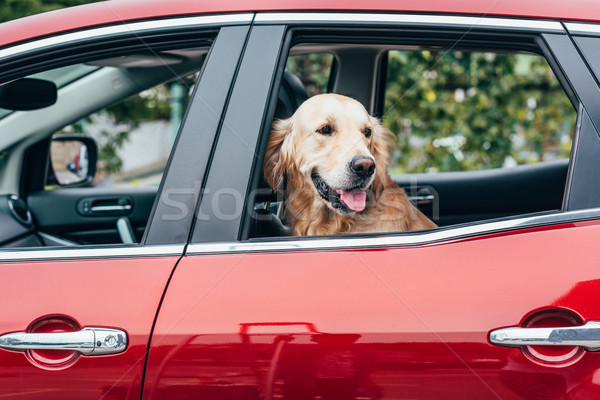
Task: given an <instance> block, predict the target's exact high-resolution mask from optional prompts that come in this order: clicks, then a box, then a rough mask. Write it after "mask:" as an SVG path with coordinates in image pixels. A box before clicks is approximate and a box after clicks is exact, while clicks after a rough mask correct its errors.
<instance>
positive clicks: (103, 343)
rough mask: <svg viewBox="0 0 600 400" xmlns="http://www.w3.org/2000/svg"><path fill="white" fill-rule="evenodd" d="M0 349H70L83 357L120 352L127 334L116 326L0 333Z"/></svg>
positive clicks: (125, 345) (124, 345)
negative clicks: (60, 330)
mask: <svg viewBox="0 0 600 400" xmlns="http://www.w3.org/2000/svg"><path fill="white" fill-rule="evenodd" d="M0 348H3V349H6V350H13V351H23V350H70V351H78V352H80V353H81V354H83V355H85V356H97V355H107V354H117V353H122V352H123V351H125V349H126V348H127V333H125V332H124V331H122V330H119V329H107V328H92V327H87V328H83V329H81V330H80V331H77V332H50V333H27V332H14V333H6V334H4V335H2V336H0Z"/></svg>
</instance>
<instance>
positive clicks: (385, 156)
mask: <svg viewBox="0 0 600 400" xmlns="http://www.w3.org/2000/svg"><path fill="white" fill-rule="evenodd" d="M371 125H372V126H373V136H372V137H373V140H371V144H370V149H369V150H370V151H371V154H373V156H374V157H375V163H376V165H377V170H376V173H375V180H374V181H373V189H374V191H375V195H376V196H378V195H379V192H380V191H381V190H383V184H384V183H385V181H386V176H387V173H388V172H387V168H388V164H389V160H390V149H391V147H392V143H393V139H394V134H393V133H392V132H391V131H390V130H389V129H387V128H384V127H383V125H381V122H380V121H379V120H378V119H377V118H375V117H371Z"/></svg>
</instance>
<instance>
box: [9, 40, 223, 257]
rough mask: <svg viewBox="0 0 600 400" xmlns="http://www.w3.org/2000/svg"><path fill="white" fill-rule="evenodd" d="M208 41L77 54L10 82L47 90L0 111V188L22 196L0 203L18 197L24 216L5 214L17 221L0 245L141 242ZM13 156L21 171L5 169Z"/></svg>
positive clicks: (17, 201)
mask: <svg viewBox="0 0 600 400" xmlns="http://www.w3.org/2000/svg"><path fill="white" fill-rule="evenodd" d="M211 44H212V40H211V39H210V36H206V37H202V40H200V39H199V40H198V41H197V42H196V44H195V45H194V46H193V47H184V48H182V47H181V44H177V43H174V44H168V43H167V44H163V45H162V46H161V47H160V49H156V50H153V51H150V50H151V49H150V48H149V47H148V45H146V46H144V47H143V49H142V50H128V51H127V52H125V51H122V52H120V53H119V54H117V55H114V54H112V53H103V54H105V55H104V56H102V57H98V56H95V57H94V58H92V57H91V56H87V58H83V57H85V56H83V55H81V56H80V57H82V58H81V60H82V61H81V62H79V63H73V64H70V65H61V66H58V67H56V66H55V67H54V68H52V69H48V70H46V71H42V72H35V73H34V74H30V75H29V76H26V77H25V78H24V79H21V80H17V81H16V82H23V83H27V82H29V83H32V84H36V85H38V86H40V85H42V86H40V87H54V89H53V90H54V93H55V96H54V99H51V100H52V101H50V100H49V101H48V104H44V105H43V106H36V107H35V108H33V109H32V108H26V107H25V108H21V109H18V108H17V109H6V110H0V130H2V132H11V135H4V137H5V139H6V141H11V140H12V141H13V142H14V143H17V144H18V145H17V146H13V147H12V148H10V147H8V145H6V144H5V148H7V149H10V152H8V151H6V152H5V153H6V154H7V155H8V156H7V157H6V159H5V160H7V161H6V162H3V164H2V165H0V168H3V171H4V172H5V179H4V180H3V182H2V183H3V184H4V185H5V190H6V187H8V186H9V185H10V184H11V183H12V184H13V186H17V187H18V185H19V182H20V184H21V189H20V194H21V197H22V198H20V197H18V196H16V195H13V194H11V195H6V196H2V198H0V203H3V202H4V201H6V202H8V206H7V207H5V208H6V209H8V210H9V211H10V210H13V209H16V208H15V204H17V205H18V207H20V208H19V210H21V209H22V211H20V214H22V215H23V216H25V217H26V218H25V219H23V218H20V216H19V215H16V214H17V213H15V212H10V213H8V214H9V215H8V218H12V214H15V218H16V219H17V221H16V222H15V223H14V224H12V225H11V226H14V227H15V229H5V230H3V231H2V232H1V234H0V247H38V246H76V245H106V244H123V243H124V244H136V243H141V242H142V238H143V235H144V233H145V230H146V227H147V225H148V221H149V219H150V215H151V212H152V208H153V205H154V203H155V199H156V196H157V192H158V190H159V184H160V182H161V179H162V175H163V172H164V170H165V166H166V164H167V161H168V159H169V157H170V154H171V151H172V148H173V145H174V142H175V138H176V136H177V135H178V131H179V128H180V124H181V121H182V118H183V115H184V112H185V110H186V108H187V107H188V103H189V101H190V98H191V94H192V90H193V89H194V87H195V84H196V81H197V79H198V77H199V74H200V70H201V69H202V67H203V64H204V62H205V59H206V55H207V54H208V52H209V50H210V46H211ZM138 49H139V48H138ZM38 71H39V70H38ZM36 82H37V83H36ZM44 85H45V86H44ZM48 85H50V86H48ZM51 92H52V90H48V93H49V94H52V93H51ZM38 97H39V96H38ZM20 157H21V158H22V159H23V160H24V161H23V167H22V169H20V170H18V171H19V173H20V175H19V176H17V175H16V174H15V176H11V175H6V174H7V172H6V171H9V172H10V171H17V170H15V169H14V167H11V166H12V164H11V163H13V164H14V163H15V162H18V160H19V158H20ZM15 160H16V161H15ZM2 161H4V159H3V160H2ZM7 177H8V178H7ZM9 190H10V191H11V193H17V192H19V191H17V190H15V189H12V190H11V189H10V188H9ZM13 203H14V204H13ZM19 218H20V219H19ZM23 238H25V239H27V240H23Z"/></svg>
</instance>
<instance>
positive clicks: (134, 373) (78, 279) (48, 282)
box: [0, 250, 179, 399]
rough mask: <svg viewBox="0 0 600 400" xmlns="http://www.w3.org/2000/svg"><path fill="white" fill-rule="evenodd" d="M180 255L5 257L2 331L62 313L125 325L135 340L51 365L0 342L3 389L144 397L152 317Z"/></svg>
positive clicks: (87, 322)
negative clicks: (112, 351) (110, 351)
mask: <svg viewBox="0 0 600 400" xmlns="http://www.w3.org/2000/svg"><path fill="white" fill-rule="evenodd" d="M63 253H69V250H65V251H63ZM66 256H68V254H66ZM84 257H85V256H84ZM178 258H179V257H178V256H165V257H135V258H110V257H108V258H104V259H85V258H82V256H81V255H80V256H79V257H78V259H75V260H53V261H48V260H46V261H12V262H1V263H0V273H1V274H2V276H3V277H4V278H3V279H1V280H0V286H1V288H0V302H1V304H2V305H3V306H2V318H0V333H2V334H4V333H7V332H21V331H25V330H26V329H27V328H28V327H29V326H30V325H31V324H32V323H34V321H39V320H47V319H50V318H51V317H53V316H60V317H66V318H69V319H71V320H73V321H75V322H76V323H77V324H78V325H79V326H80V327H86V326H94V327H96V326H97V327H107V328H116V329H122V330H124V331H125V332H126V333H127V335H128V338H129V345H128V348H127V350H126V351H125V352H124V353H121V354H116V355H108V356H96V357H91V356H89V357H84V356H80V357H78V358H77V359H76V361H75V362H74V364H72V365H70V366H68V367H67V368H63V369H57V370H50V371H49V370H46V369H43V368H41V367H40V366H38V365H34V364H33V363H32V362H30V361H29V359H28V357H27V356H26V355H25V353H23V352H13V351H6V350H0V365H1V366H2V372H1V373H0V396H2V397H5V396H7V397H10V398H27V399H65V398H97V399H98V398H106V399H116V398H128V399H134V398H139V396H140V390H141V382H142V376H143V370H144V361H145V354H146V349H147V345H148V341H149V338H150V332H151V329H152V324H153V322H154V318H155V315H156V310H157V309H158V306H159V303H160V300H161V298H162V295H163V292H164V288H165V286H166V284H167V281H168V279H169V276H170V275H171V272H172V270H173V268H174V266H175V264H176V263H177V260H178Z"/></svg>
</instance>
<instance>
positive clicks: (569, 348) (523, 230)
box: [143, 13, 600, 399]
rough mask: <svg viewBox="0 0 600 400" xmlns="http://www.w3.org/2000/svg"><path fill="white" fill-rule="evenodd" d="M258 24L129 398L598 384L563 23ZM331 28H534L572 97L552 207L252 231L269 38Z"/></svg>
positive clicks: (570, 64)
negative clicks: (564, 169)
mask: <svg viewBox="0 0 600 400" xmlns="http://www.w3.org/2000/svg"><path fill="white" fill-rule="evenodd" d="M415 21H419V22H415ZM255 24H256V25H255V26H254V27H253V29H252V32H251V35H250V37H249V41H248V44H247V47H246V50H245V54H244V58H243V60H242V63H241V66H240V71H239V73H238V76H237V79H236V83H235V86H234V88H233V91H232V93H231V100H230V103H229V106H228V108H227V111H226V114H225V119H224V123H223V128H222V129H221V132H220V137H219V141H218V143H217V146H216V148H215V152H214V155H213V159H212V164H211V169H210V172H209V176H208V179H207V181H206V187H205V191H204V193H203V196H202V200H201V203H200V207H199V209H198V212H197V219H196V222H195V226H194V231H193V234H192V237H191V241H192V243H191V244H190V245H189V246H188V247H187V250H186V254H185V256H184V257H183V258H182V260H181V261H180V262H179V264H178V266H177V268H176V270H175V272H174V274H173V277H172V279H171V282H170V285H169V288H168V290H167V292H166V294H165V297H164V300H163V303H162V306H161V310H160V313H159V315H158V318H157V321H156V326H155V330H154V335H153V337H152V341H151V346H150V354H149V359H148V367H147V373H146V380H145V383H144V393H143V398H145V399H154V398H162V397H165V396H167V394H171V395H172V394H173V393H176V394H177V396H178V398H202V399H316V398H319V399H404V398H431V399H434V398H435V399H438V398H449V399H450V398H483V399H485V398H496V399H497V398H502V399H510V398H514V399H520V398H590V397H594V396H597V394H598V390H599V388H598V385H597V376H598V371H599V370H600V354H598V353H596V352H594V351H595V350H596V349H597V347H596V346H597V342H596V341H595V339H596V338H597V335H598V331H597V326H598V325H597V323H598V322H597V321H598V319H599V318H600V307H599V306H598V302H597V301H596V299H597V290H598V282H599V281H598V279H599V273H598V263H597V262H596V260H595V258H594V257H593V256H592V251H593V249H594V246H595V244H594V243H595V241H596V237H597V235H598V234H600V223H599V220H600V214H599V211H598V206H599V205H600V204H599V203H598V200H597V199H598V198H599V197H597V193H596V192H597V190H598V189H597V187H598V185H597V179H596V178H595V177H592V176H591V174H588V173H585V172H584V171H586V170H587V171H589V169H590V168H592V167H591V166H592V165H595V164H594V163H595V161H594V157H593V154H595V151H597V150H598V146H599V145H600V137H599V136H598V132H597V131H596V129H595V126H596V124H597V121H600V120H599V119H597V117H596V116H595V114H596V111H592V107H593V105H594V104H597V102H598V100H600V91H599V89H598V86H597V84H596V82H595V81H594V79H593V77H592V75H591V74H590V71H589V70H588V69H587V67H586V66H585V63H584V62H583V61H582V60H581V57H580V56H579V55H577V50H576V49H575V47H574V46H573V43H572V42H571V41H570V39H569V38H568V36H567V35H566V34H565V32H564V29H563V27H562V25H560V24H558V23H552V22H549V23H546V22H544V23H543V24H538V23H537V21H530V20H519V19H511V20H496V19H490V20H486V19H485V18H484V19H479V18H477V21H476V22H475V20H471V22H470V23H469V19H468V18H467V19H466V20H465V19H462V18H461V19H455V18H454V17H452V16H449V17H444V16H420V17H419V18H415V16H403V15H398V16H396V15H390V14H386V15H369V14H365V15H359V16H353V15H352V14H327V13H323V14H298V13H295V14H285V13H284V14H258V15H257V17H256V18H255ZM463 24H466V25H463ZM475 24H476V26H475ZM332 26H333V27H332ZM303 28H304V29H303ZM337 28H339V30H336V29H337ZM359 28H360V29H359ZM396 28H397V29H402V30H401V31H400V32H401V33H402V35H400V34H398V33H397V32H396V31H395V29H396ZM327 29H332V30H334V31H335V33H336V34H338V35H339V36H335V37H336V40H340V41H341V39H340V37H350V36H352V34H353V33H355V32H356V31H359V32H360V36H361V39H360V40H361V42H360V43H365V42H367V36H368V33H369V32H370V30H374V31H375V30H377V31H378V32H377V33H378V34H381V35H382V36H384V37H385V38H387V39H388V40H390V41H393V39H390V38H391V37H393V36H394V35H395V34H397V35H399V36H401V37H403V38H404V37H410V36H411V35H415V37H416V36H418V35H419V34H420V33H423V32H426V34H427V35H428V38H430V37H431V36H435V35H442V36H443V38H448V37H454V36H452V35H456V36H458V37H463V38H464V37H467V38H468V39H477V38H476V37H475V36H471V35H470V34H471V33H475V34H483V35H489V36H487V38H488V39H490V38H492V37H495V38H498V37H504V36H505V37H511V38H514V37H515V36H518V37H521V35H533V37H535V43H536V45H537V46H539V47H538V49H539V51H540V52H541V53H542V54H544V55H545V56H546V57H547V58H548V60H549V62H550V63H551V65H552V66H553V69H554V70H555V71H558V72H559V73H560V74H561V79H562V82H563V84H564V85H566V90H567V91H568V92H570V93H571V95H572V99H573V101H574V103H575V104H576V106H577V110H578V121H577V128H576V132H575V139H574V143H575V144H574V150H573V152H572V155H571V159H570V162H569V172H568V176H567V183H566V187H565V191H564V203H563V206H562V208H561V210H555V211H551V212H546V213H537V214H532V215H525V216H513V217H510V218H504V219H499V220H491V221H480V222H477V223H472V224H464V225H454V226H449V227H447V228H444V229H436V230H430V231H422V232H410V233H398V234H375V235H362V236H356V235H349V236H331V237H316V238H302V237H291V238H283V237H282V238H268V237H266V238H257V239H253V240H248V239H247V238H248V237H249V236H248V229H249V228H248V225H249V220H250V219H251V218H252V217H254V214H253V212H254V211H255V209H254V201H253V198H254V195H255V193H253V192H252V190H253V189H255V188H256V185H257V182H259V179H260V173H259V171H260V168H261V165H262V162H261V159H262V154H263V151H264V145H265V143H266V140H267V137H268V133H269V127H270V123H271V120H272V117H273V115H274V113H275V111H274V110H275V104H276V101H277V93H278V90H279V87H278V83H279V80H281V79H282V78H281V77H282V75H283V66H282V65H281V64H282V63H281V62H278V61H279V60H281V59H282V58H283V57H282V56H281V54H280V48H281V45H282V43H285V45H284V49H285V48H286V47H285V46H286V45H288V44H289V43H291V42H293V38H298V37H302V34H306V36H307V37H308V39H306V38H304V37H303V38H304V39H306V40H308V41H309V43H311V45H314V43H315V42H317V41H318V39H319V37H320V36H319V35H324V36H325V34H324V32H325V31H326V30H327ZM412 29H415V30H412ZM419 30H421V31H420V32H418V31H419ZM298 32H300V33H298ZM296 34H298V36H294V35H296ZM311 35H312V36H311ZM461 35H463V36H461ZM332 36H334V34H332ZM329 38H330V37H329ZM322 40H324V41H325V40H326V39H322ZM348 42H350V43H353V42H352V41H351V40H348ZM403 43H406V42H403ZM410 44H411V43H410V41H409V45H410ZM284 55H285V53H284ZM562 74H564V75H562ZM250 94H251V95H250ZM265 104H266V105H267V106H266V107H264V105H265ZM253 132H254V135H253ZM232 159H234V160H235V165H236V170H237V171H239V173H236V174H232V173H231V165H232Z"/></svg>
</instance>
